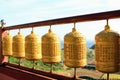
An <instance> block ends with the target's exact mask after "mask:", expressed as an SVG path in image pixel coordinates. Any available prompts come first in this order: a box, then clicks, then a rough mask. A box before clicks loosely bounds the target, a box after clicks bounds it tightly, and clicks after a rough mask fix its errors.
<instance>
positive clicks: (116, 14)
mask: <svg viewBox="0 0 120 80" xmlns="http://www.w3.org/2000/svg"><path fill="white" fill-rule="evenodd" d="M114 18H120V10H114V11H107V12H99V13H92V14H85V15H78V16H72V17H65V18H58V19H51V20H45V21H38V22H32V23H27V24H20V25H14V26H8V27H4V28H3V29H4V30H12V29H20V28H31V27H42V26H48V25H57V24H68V23H74V22H85V21H96V20H104V19H114Z"/></svg>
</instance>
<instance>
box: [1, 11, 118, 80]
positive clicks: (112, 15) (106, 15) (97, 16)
mask: <svg viewBox="0 0 120 80" xmlns="http://www.w3.org/2000/svg"><path fill="white" fill-rule="evenodd" d="M116 18H120V10H114V11H107V12H101V13H93V14H86V15H79V16H72V17H66V18H59V19H52V20H46V21H39V22H33V23H27V24H20V25H14V26H7V27H0V43H1V42H2V36H3V35H2V34H3V33H4V32H5V31H6V30H15V29H22V28H31V27H44V26H48V25H58V24H68V23H75V22H86V21H96V20H105V19H116ZM6 59H7V58H6V57H5V56H2V44H0V63H1V64H2V63H4V62H6V61H7V60H6ZM7 65H8V66H11V67H14V68H19V69H22V70H25V71H29V72H33V73H36V74H41V75H44V76H49V77H52V78H55V79H56V78H57V79H58V80H72V78H70V77H67V76H61V75H58V74H49V73H47V72H41V71H38V70H31V69H29V68H26V67H22V66H21V67H18V66H16V65H12V64H9V63H7Z"/></svg>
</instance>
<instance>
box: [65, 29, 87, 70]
mask: <svg viewBox="0 0 120 80" xmlns="http://www.w3.org/2000/svg"><path fill="white" fill-rule="evenodd" d="M64 63H65V65H66V66H68V67H73V68H78V67H83V66H85V65H86V64H87V62H86V39H85V36H84V35H83V34H81V33H79V32H77V31H76V29H75V28H73V30H72V32H70V33H68V34H66V35H65V36H64Z"/></svg>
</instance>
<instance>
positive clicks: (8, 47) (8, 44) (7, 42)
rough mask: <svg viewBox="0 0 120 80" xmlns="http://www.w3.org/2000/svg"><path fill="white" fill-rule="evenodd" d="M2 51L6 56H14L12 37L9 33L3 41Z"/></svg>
mask: <svg viewBox="0 0 120 80" xmlns="http://www.w3.org/2000/svg"><path fill="white" fill-rule="evenodd" d="M2 51H3V55H4V56H11V55H12V36H11V35H10V34H9V33H8V34H7V35H6V36H4V37H3V39H2Z"/></svg>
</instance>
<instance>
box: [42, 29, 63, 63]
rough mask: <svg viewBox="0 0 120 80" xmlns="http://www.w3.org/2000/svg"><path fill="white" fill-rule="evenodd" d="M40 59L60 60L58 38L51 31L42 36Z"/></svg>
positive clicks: (52, 61) (54, 61)
mask: <svg viewBox="0 0 120 80" xmlns="http://www.w3.org/2000/svg"><path fill="white" fill-rule="evenodd" d="M42 61H43V62H46V63H57V62H60V61H61V47H60V38H59V36H57V35H56V34H55V33H53V32H52V30H51V28H50V29H49V31H48V33H47V34H45V35H43V36H42Z"/></svg>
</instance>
